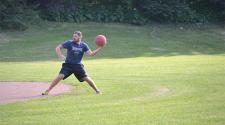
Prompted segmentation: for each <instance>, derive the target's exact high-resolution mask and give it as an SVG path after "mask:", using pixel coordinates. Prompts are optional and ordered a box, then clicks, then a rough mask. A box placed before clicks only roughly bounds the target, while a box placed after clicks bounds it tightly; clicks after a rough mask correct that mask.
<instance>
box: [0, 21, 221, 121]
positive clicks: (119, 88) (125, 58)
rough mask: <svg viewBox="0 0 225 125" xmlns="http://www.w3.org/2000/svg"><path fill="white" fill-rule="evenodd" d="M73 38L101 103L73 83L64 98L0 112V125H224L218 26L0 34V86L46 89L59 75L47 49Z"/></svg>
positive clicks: (88, 27) (67, 27) (84, 27)
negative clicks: (79, 39) (87, 51)
mask: <svg viewBox="0 0 225 125" xmlns="http://www.w3.org/2000/svg"><path fill="white" fill-rule="evenodd" d="M74 30H81V31H82V32H83V34H84V40H85V41H87V43H88V44H89V46H90V48H92V49H95V48H96V46H95V44H94V37H95V36H96V35H98V34H105V35H106V36H107V38H108V44H107V47H106V48H104V50H103V51H101V52H100V53H99V55H97V56H96V57H84V61H83V63H84V65H85V69H86V70H87V72H88V74H89V75H90V76H91V77H92V78H93V79H94V80H95V82H96V83H97V85H98V86H99V88H100V89H101V90H102V91H103V94H102V95H96V94H95V93H94V91H93V90H92V89H91V88H90V87H89V86H88V85H87V84H85V83H82V84H81V83H79V82H78V81H77V80H76V79H74V77H70V78H68V79H67V80H65V81H63V83H65V84H70V85H73V86H74V90H73V92H72V93H69V94H65V95H61V96H57V97H48V98H44V99H38V100H31V101H25V102H18V103H14V104H7V105H0V124H1V125H12V124H29V125H30V124H34V125H38V124H40V125H47V124H54V125H59V124H67V125H71V124H74V125H224V124H225V94H224V93H225V87H224V86H225V63H224V62H225V30H224V28H222V27H220V26H215V25H209V26H205V27H194V26H187V25H186V26H183V29H181V28H180V26H178V25H149V26H145V27H137V26H130V25H119V24H95V23H87V24H79V25H78V24H68V23H62V24H60V23H49V24H44V25H43V26H40V27H32V28H30V29H29V30H27V31H24V32H4V33H3V32H2V33H0V54H1V57H0V81H35V82H50V81H51V80H52V79H53V78H54V77H55V76H56V75H57V74H58V71H59V70H60V68H61V62H59V61H57V56H56V54H55V52H54V48H55V46H56V45H57V44H59V43H61V42H63V41H64V40H67V39H70V38H71V36H72V32H73V31H74Z"/></svg>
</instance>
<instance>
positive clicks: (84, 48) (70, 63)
mask: <svg viewBox="0 0 225 125" xmlns="http://www.w3.org/2000/svg"><path fill="white" fill-rule="evenodd" d="M81 39H82V33H81V32H80V31H76V32H74V34H73V39H72V40H68V41H66V42H64V43H63V44H59V45H58V46H57V47H56V49H55V50H56V53H57V55H58V57H59V59H60V60H62V61H65V63H63V64H62V68H61V70H60V72H59V75H58V76H57V77H56V78H55V79H54V80H53V81H52V83H51V85H50V86H49V88H48V89H47V90H46V91H45V92H44V93H42V95H48V93H49V92H50V91H51V90H52V88H53V87H54V86H56V85H57V84H58V83H59V82H60V81H61V80H64V79H66V78H67V77H69V76H70V75H71V74H72V73H73V74H74V75H75V77H76V78H77V79H78V80H79V81H80V82H83V81H86V82H87V83H88V84H89V85H90V86H91V87H92V88H93V89H94V90H95V92H96V93H97V94H100V93H101V91H100V90H99V89H98V88H97V86H96V84H95V82H94V81H93V80H92V79H91V78H90V77H88V76H87V74H86V72H85V70H84V65H83V64H82V62H81V61H82V57H83V55H84V53H86V54H87V55H89V56H95V55H96V54H97V53H98V52H99V51H100V50H101V49H102V48H103V47H104V46H100V47H98V48H97V49H96V50H94V51H91V50H90V49H89V47H88V45H87V44H86V43H84V42H83V41H81ZM62 48H65V49H67V55H66V57H65V56H64V55H63V53H62V51H61V49H62Z"/></svg>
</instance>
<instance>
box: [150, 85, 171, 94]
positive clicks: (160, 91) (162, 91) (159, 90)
mask: <svg viewBox="0 0 225 125" xmlns="http://www.w3.org/2000/svg"><path fill="white" fill-rule="evenodd" d="M169 91H170V89H169V88H167V87H160V88H158V89H156V90H155V91H154V92H153V95H154V96H162V95H164V94H166V93H168V92H169Z"/></svg>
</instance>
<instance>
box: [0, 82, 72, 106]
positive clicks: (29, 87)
mask: <svg viewBox="0 0 225 125" xmlns="http://www.w3.org/2000/svg"><path fill="white" fill-rule="evenodd" d="M49 85H50V83H39V82H0V104H8V103H14V102H17V101H25V100H30V99H37V98H45V97H46V96H43V95H41V93H42V92H43V91H44V90H46V89H47V88H48V87H49ZM71 91H72V86H70V85H65V84H58V85H57V86H55V88H54V89H52V91H51V92H50V93H49V95H48V96H56V95H60V94H63V93H68V92H71Z"/></svg>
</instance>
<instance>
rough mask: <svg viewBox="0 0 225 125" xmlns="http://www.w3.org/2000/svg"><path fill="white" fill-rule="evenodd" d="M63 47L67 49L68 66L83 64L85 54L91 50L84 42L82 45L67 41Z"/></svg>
mask: <svg viewBox="0 0 225 125" xmlns="http://www.w3.org/2000/svg"><path fill="white" fill-rule="evenodd" d="M62 47H63V48H65V49H67V56H66V61H65V63H68V64H81V60H82V58H83V55H84V52H87V51H88V50H89V47H88V45H87V44H86V43H84V42H83V41H81V42H80V44H77V43H75V42H73V41H72V40H68V41H65V42H64V43H63V44H62Z"/></svg>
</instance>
